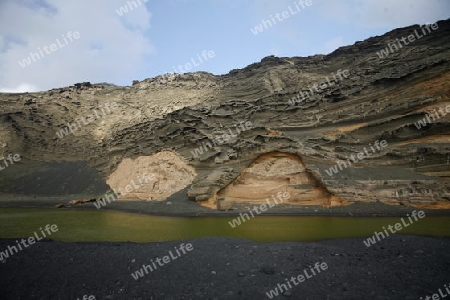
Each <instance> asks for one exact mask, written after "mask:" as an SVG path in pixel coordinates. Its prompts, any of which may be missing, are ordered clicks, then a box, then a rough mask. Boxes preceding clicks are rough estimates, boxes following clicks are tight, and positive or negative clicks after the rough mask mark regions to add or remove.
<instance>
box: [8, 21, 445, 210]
mask: <svg viewBox="0 0 450 300" xmlns="http://www.w3.org/2000/svg"><path fill="white" fill-rule="evenodd" d="M438 27H439V29H437V30H435V31H433V32H431V33H429V34H427V35H425V36H423V37H422V38H420V39H418V40H416V41H415V42H414V43H410V44H409V45H408V46H403V47H402V48H399V49H397V50H396V51H390V52H388V55H387V56H385V57H384V58H380V55H379V54H377V52H380V51H381V50H383V49H388V50H389V48H386V47H389V45H390V43H392V42H393V41H396V39H401V38H402V37H405V36H408V35H409V34H412V33H414V30H416V29H419V26H418V25H416V26H410V27H407V28H402V29H396V30H394V31H391V32H389V33H387V34H385V35H383V36H377V37H373V38H370V39H367V40H365V41H362V42H357V43H356V44H354V45H352V46H346V47H342V48H339V49H338V50H336V51H334V52H333V53H331V54H329V55H316V56H312V57H306V58H305V57H291V58H280V57H274V56H271V57H266V58H264V59H262V60H261V62H259V63H255V64H252V65H249V66H247V67H246V68H244V69H240V70H232V71H231V72H229V73H228V74H226V75H222V76H214V75H212V74H209V73H205V72H197V73H187V74H184V75H178V74H176V75H172V76H170V77H167V76H165V77H164V76H159V77H157V78H150V79H146V80H144V81H140V82H139V81H134V82H133V85H132V86H126V87H118V86H114V85H110V84H87V83H83V84H75V85H74V86H71V87H67V88H61V89H54V90H50V91H47V92H39V93H24V94H0V105H1V107H2V110H1V111H0V129H1V130H0V139H1V140H0V142H1V143H0V146H1V145H3V147H2V148H0V151H1V152H0V153H1V154H2V156H4V157H5V158H7V157H8V154H20V156H21V158H22V159H21V160H20V161H19V162H17V163H15V164H14V165H10V166H8V167H7V168H5V169H4V170H1V171H0V189H1V190H0V192H3V193H9V194H11V193H12V194H15V193H23V194H26V195H34V194H39V193H42V191H41V190H40V188H39V187H41V186H42V184H47V185H49V183H48V182H46V183H43V182H42V181H40V180H38V178H46V180H51V179H50V177H49V176H48V175H45V174H48V170H49V169H46V166H48V164H52V166H54V167H55V166H56V168H58V166H59V167H60V168H61V169H62V168H63V166H64V165H65V164H69V163H76V164H83V165H86V166H87V169H88V170H85V169H83V168H80V169H79V170H81V171H80V172H81V173H80V174H79V176H81V177H82V174H83V172H91V173H97V175H96V176H97V177H99V178H102V179H101V180H103V185H101V184H97V185H93V186H91V187H88V185H87V184H84V185H83V186H79V187H78V189H79V191H80V193H85V194H86V193H89V194H92V195H93V196H98V194H101V193H104V192H105V191H106V190H107V189H108V186H106V184H105V183H106V182H107V183H108V184H109V187H110V188H112V189H113V190H116V191H117V190H118V189H119V188H120V187H122V189H125V188H126V186H127V185H128V184H129V183H130V181H131V180H133V179H135V178H138V177H137V176H138V175H141V174H142V172H144V171H147V170H148V171H149V172H150V171H151V172H154V173H155V176H156V177H155V178H156V180H157V181H158V182H159V186H158V187H156V186H155V182H152V183H149V184H147V183H145V184H142V185H140V186H139V189H137V188H135V191H132V192H129V193H127V195H126V197H125V196H124V197H123V198H126V199H129V198H135V199H148V200H150V199H155V200H156V199H161V198H164V197H166V196H167V195H170V194H171V193H174V192H176V191H177V190H179V189H182V188H183V187H185V186H186V185H187V186H188V196H189V199H190V200H194V201H197V202H200V203H203V204H204V205H208V206H211V207H215V208H219V209H229V208H232V207H233V205H234V203H242V202H260V201H264V199H266V198H268V197H270V196H271V194H272V192H275V191H287V192H289V193H290V194H291V195H292V197H291V198H290V200H289V202H290V204H299V205H303V204H304V205H306V204H308V205H312V204H321V205H341V204H346V203H348V201H363V202H370V201H381V202H385V203H391V204H405V205H416V206H427V207H433V206H434V207H447V206H448V204H449V203H450V201H449V200H450V187H449V179H450V132H449V128H450V127H449V120H450V99H449V97H450V87H449V84H448V82H450V63H449V60H450V35H449V33H450V21H441V22H439V23H438ZM391 48H392V47H391ZM167 78H170V80H166V79H167ZM418 122H421V123H420V124H419V123H418ZM246 124H247V125H248V126H247V125H246ZM380 145H382V146H380ZM383 145H384V146H383ZM169 152H170V153H171V154H168V153H169ZM158 155H161V157H163V156H165V157H170V158H168V159H161V161H160V165H159V166H158V167H157V166H156V164H157V163H158V162H159V160H158V159H159V158H158V159H155V158H156V157H159V156H158ZM0 162H2V161H0ZM188 165H189V166H188ZM2 166H3V165H2ZM38 174H41V175H42V174H44V175H42V176H41V175H38ZM94 177H95V176H94ZM77 178H78V177H77ZM25 179H27V181H26V182H27V185H26V187H25V186H24V185H22V188H21V187H20V185H17V184H16V185H14V184H15V183H17V182H24V181H25ZM75 183H76V182H75V180H70V179H69V178H66V179H64V180H62V179H61V182H60V184H61V185H64V186H65V187H66V188H64V189H61V188H57V189H56V190H57V191H58V193H59V194H64V193H66V192H67V191H69V190H70V192H73V190H74V189H76V188H75V187H74V184H75ZM135 183H136V182H135ZM13 186H14V187H13ZM45 191H46V193H51V192H52V191H51V189H46V190H45ZM55 193H56V191H55ZM186 201H188V199H186Z"/></svg>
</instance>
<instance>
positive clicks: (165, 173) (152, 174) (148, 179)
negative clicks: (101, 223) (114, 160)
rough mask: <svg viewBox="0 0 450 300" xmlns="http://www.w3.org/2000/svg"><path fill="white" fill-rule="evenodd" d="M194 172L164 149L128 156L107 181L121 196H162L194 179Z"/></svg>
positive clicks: (132, 198)
mask: <svg viewBox="0 0 450 300" xmlns="http://www.w3.org/2000/svg"><path fill="white" fill-rule="evenodd" d="M195 175H196V174H195V170H194V168H193V167H192V166H188V165H187V164H186V163H185V162H184V161H183V160H182V159H180V158H179V157H178V156H177V155H175V154H174V153H172V152H169V151H164V152H159V153H156V154H154V155H150V156H139V157H137V158H135V159H130V158H125V159H124V160H122V161H121V162H120V164H119V165H118V166H117V168H116V170H115V171H114V172H113V173H112V174H111V175H110V176H109V177H108V179H107V181H106V183H107V184H108V185H109V186H110V187H111V189H112V190H113V191H114V192H115V193H116V194H118V195H119V197H118V199H120V200H125V199H131V200H134V199H141V200H163V199H166V198H167V197H169V196H170V195H172V194H174V193H176V192H178V191H179V190H181V189H183V188H185V187H186V186H187V185H188V184H190V183H192V181H193V180H194V178H195Z"/></svg>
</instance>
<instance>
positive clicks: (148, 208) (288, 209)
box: [0, 197, 450, 217]
mask: <svg viewBox="0 0 450 300" xmlns="http://www.w3.org/2000/svg"><path fill="white" fill-rule="evenodd" d="M14 198H15V197H14ZM74 199H79V197H78V198H74ZM70 200H72V199H71V198H62V197H46V198H41V197H40V198H36V199H30V198H15V199H13V200H10V198H6V199H5V198H4V197H2V198H0V208H6V207H11V208H53V209H57V208H55V205H57V204H63V203H68V202H69V201H70ZM251 207H252V206H251V205H246V204H242V205H239V206H238V209H235V210H232V211H217V210H214V209H210V208H207V207H203V206H200V205H199V204H197V203H195V202H192V201H188V200H185V199H182V197H170V198H169V199H167V200H163V201H152V202H149V201H142V200H137V201H132V200H126V201H114V202H111V203H108V204H107V205H106V206H104V207H102V208H100V209H97V208H96V207H95V206H94V204H93V203H85V204H80V205H75V206H71V207H67V208H58V209H74V210H112V211H119V212H126V213H136V214H146V215H154V216H166V217H170V216H172V217H235V216H238V215H239V214H240V213H244V212H248V209H249V208H251ZM414 210H416V211H419V210H423V211H424V212H425V213H426V215H427V216H450V209H419V208H413V207H409V206H403V205H388V204H383V203H380V202H378V203H374V202H371V203H361V202H360V203H353V204H350V205H347V206H339V207H330V208H326V207H323V206H295V205H284V204H280V205H277V206H275V207H273V208H271V209H269V210H268V211H266V212H264V213H262V214H260V215H259V216H329V217H403V216H406V214H409V213H411V212H412V211H414Z"/></svg>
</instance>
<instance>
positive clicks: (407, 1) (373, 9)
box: [314, 0, 450, 28]
mask: <svg viewBox="0 0 450 300" xmlns="http://www.w3.org/2000/svg"><path fill="white" fill-rule="evenodd" d="M314 5H315V6H316V7H317V8H318V9H319V11H320V12H321V13H322V14H323V15H324V16H325V17H326V18H330V19H334V20H338V21H341V22H349V23H354V24H355V25H358V26H363V27H366V28H386V27H388V28H398V27H404V26H409V25H413V24H424V23H426V22H435V21H438V20H445V19H448V18H449V17H450V2H449V1H447V0H395V1H393V0H333V1H329V0H314Z"/></svg>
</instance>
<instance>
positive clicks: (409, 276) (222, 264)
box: [0, 235, 450, 300]
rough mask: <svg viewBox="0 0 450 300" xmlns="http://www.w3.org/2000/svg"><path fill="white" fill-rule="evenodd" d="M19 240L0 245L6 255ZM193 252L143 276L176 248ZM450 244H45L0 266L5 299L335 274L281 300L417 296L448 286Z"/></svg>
mask: <svg viewBox="0 0 450 300" xmlns="http://www.w3.org/2000/svg"><path fill="white" fill-rule="evenodd" d="M12 243H14V240H11V239H9V240H5V239H3V240H0V249H1V250H3V249H5V248H6V247H7V246H8V245H12ZM182 243H184V244H186V243H191V244H192V245H193V248H194V249H193V250H192V251H191V252H188V253H186V254H185V255H183V256H182V257H179V258H178V259H176V260H173V261H172V260H171V261H170V262H169V263H167V264H166V265H163V266H161V267H159V268H158V269H157V270H155V271H154V272H149V274H145V275H144V277H142V278H140V279H138V280H135V279H133V277H132V276H131V274H132V273H134V272H136V271H137V270H139V269H140V268H142V266H143V265H144V264H146V265H147V264H150V263H151V260H152V259H153V260H155V259H156V258H157V257H159V258H162V257H163V256H165V255H167V253H168V251H170V250H173V249H174V247H177V248H178V247H179V246H180V245H181V244H182ZM449 248H450V238H431V237H422V236H409V235H401V236H396V235H393V236H390V237H389V238H386V239H385V240H382V241H380V242H378V243H377V244H376V245H372V246H371V247H366V246H365V245H364V244H363V239H360V238H351V239H336V240H325V241H320V242H295V243H293V242H279V243H261V242H252V241H248V240H242V239H233V238H219V237H211V238H200V239H189V240H182V241H181V240H180V241H170V242H160V243H142V244H139V243H130V242H128V243H117V242H83V243H62V242H53V241H41V242H39V243H36V244H34V245H32V246H30V248H29V249H26V250H23V251H21V252H19V253H16V254H15V255H13V256H11V257H10V258H8V259H7V261H6V262H4V263H0V266H1V267H0V290H1V291H2V299H77V298H79V299H82V297H83V295H94V296H95V297H96V299H258V300H259V299H269V298H268V297H267V295H266V293H267V292H269V291H270V290H271V289H273V288H275V287H277V285H278V284H279V283H280V284H281V283H286V282H285V279H286V278H291V277H292V276H298V275H299V274H303V272H304V270H305V269H308V270H309V269H310V268H311V267H313V266H314V264H316V263H323V262H325V263H326V264H327V265H328V269H327V270H324V271H322V272H320V274H317V275H316V276H313V277H312V278H310V279H307V280H306V281H304V282H303V283H301V284H299V285H298V286H294V285H293V284H292V286H293V287H292V288H290V289H288V291H287V292H285V294H284V295H283V296H281V297H280V296H278V297H276V298H275V299H285V298H286V297H288V299H418V298H420V297H424V298H425V296H426V295H432V294H434V293H437V291H438V289H439V288H442V287H443V286H444V284H448V282H449V281H450V253H449V252H448V249H449Z"/></svg>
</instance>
